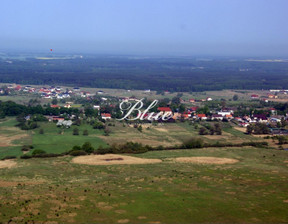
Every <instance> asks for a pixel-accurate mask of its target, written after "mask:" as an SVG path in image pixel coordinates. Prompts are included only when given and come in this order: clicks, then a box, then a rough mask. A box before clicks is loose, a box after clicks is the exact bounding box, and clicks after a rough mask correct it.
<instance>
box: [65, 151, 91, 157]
mask: <svg viewBox="0 0 288 224" xmlns="http://www.w3.org/2000/svg"><path fill="white" fill-rule="evenodd" d="M69 155H71V156H84V155H87V153H86V152H85V151H84V150H73V151H71V152H70V153H69Z"/></svg>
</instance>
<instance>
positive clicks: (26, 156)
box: [20, 154, 32, 159]
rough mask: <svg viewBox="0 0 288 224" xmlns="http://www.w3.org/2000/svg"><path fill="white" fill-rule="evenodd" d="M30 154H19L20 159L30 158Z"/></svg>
mask: <svg viewBox="0 0 288 224" xmlns="http://www.w3.org/2000/svg"><path fill="white" fill-rule="evenodd" d="M31 158H32V156H31V155H26V154H25V155H23V156H20V159H31Z"/></svg>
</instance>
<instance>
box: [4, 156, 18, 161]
mask: <svg viewBox="0 0 288 224" xmlns="http://www.w3.org/2000/svg"><path fill="white" fill-rule="evenodd" d="M6 159H16V156H5V157H4V158H2V159H1V160H6Z"/></svg>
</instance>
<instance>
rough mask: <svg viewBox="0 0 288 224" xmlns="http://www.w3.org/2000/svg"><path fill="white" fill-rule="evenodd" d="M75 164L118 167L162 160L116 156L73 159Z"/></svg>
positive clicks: (107, 155)
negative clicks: (119, 165)
mask: <svg viewBox="0 0 288 224" xmlns="http://www.w3.org/2000/svg"><path fill="white" fill-rule="evenodd" d="M72 162H73V163H78V164H86V165H118V164H123V165H124V164H148V163H161V162H162V160H160V159H142V158H137V157H133V156H123V155H115V154H106V155H88V156H79V157H76V158H74V159H72Z"/></svg>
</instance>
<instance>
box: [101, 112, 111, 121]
mask: <svg viewBox="0 0 288 224" xmlns="http://www.w3.org/2000/svg"><path fill="white" fill-rule="evenodd" d="M101 118H102V119H103V120H108V119H111V114H109V113H101Z"/></svg>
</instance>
